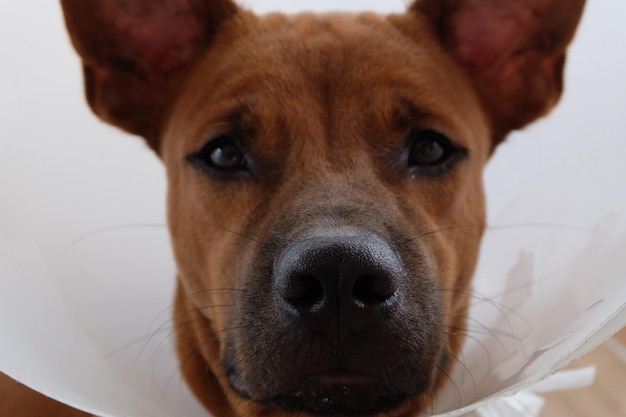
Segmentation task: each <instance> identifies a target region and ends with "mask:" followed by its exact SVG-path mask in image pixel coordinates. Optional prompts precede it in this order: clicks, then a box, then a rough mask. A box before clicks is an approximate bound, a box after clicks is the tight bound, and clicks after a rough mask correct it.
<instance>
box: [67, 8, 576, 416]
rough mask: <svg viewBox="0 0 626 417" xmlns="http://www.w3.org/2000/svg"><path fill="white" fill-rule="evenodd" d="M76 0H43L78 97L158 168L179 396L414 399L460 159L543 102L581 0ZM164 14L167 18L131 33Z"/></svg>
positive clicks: (462, 204) (324, 408)
mask: <svg viewBox="0 0 626 417" xmlns="http://www.w3.org/2000/svg"><path fill="white" fill-rule="evenodd" d="M80 3H81V2H80V1H77V2H76V3H74V2H72V1H69V0H68V1H65V4H64V6H65V8H66V15H67V19H68V27H69V28H70V32H71V33H72V35H73V36H74V41H75V44H76V46H77V49H78V50H79V52H80V53H81V55H82V56H83V59H84V61H85V73H86V80H87V89H88V97H89V99H90V104H91V105H92V107H93V108H94V110H95V111H96V113H98V114H99V115H100V116H101V117H103V118H104V119H105V120H108V121H110V122H113V123H115V124H117V125H119V126H121V127H124V128H125V129H127V130H130V131H131V132H133V133H139V134H142V135H143V136H144V137H146V139H147V140H148V143H149V144H150V145H151V146H152V147H153V148H154V149H155V150H156V151H157V152H158V154H159V155H160V156H161V158H162V160H163V161H164V163H165V166H166V168H167V173H168V185H169V188H168V190H169V191H168V205H169V207H168V209H169V210H168V213H169V218H168V221H169V226H170V230H171V236H172V242H173V248H174V252H175V256H176V261H177V264H178V267H179V275H178V282H179V286H178V295H177V301H176V322H177V332H178V334H177V337H178V345H179V352H180V356H181V369H182V372H183V373H184V374H185V376H186V378H187V381H188V382H189V384H190V385H191V387H192V388H193V390H194V392H195V393H196V395H197V396H198V397H199V398H200V399H201V400H202V401H203V402H204V404H205V405H206V406H207V407H208V408H209V409H211V410H212V411H213V412H214V413H216V414H217V415H240V416H251V415H277V416H278V415H289V414H292V413H304V414H310V415H319V414H333V415H376V414H385V415H398V416H400V415H414V414H417V413H419V412H420V411H422V410H424V409H425V407H427V405H428V404H429V402H430V401H431V399H432V395H433V394H434V393H435V392H436V388H437V387H438V386H439V385H441V384H442V383H443V382H445V375H446V371H447V369H448V368H449V367H450V366H451V365H453V364H454V362H455V361H457V359H456V354H457V352H458V350H459V347H460V345H461V342H462V335H463V328H464V323H465V316H466V310H467V305H468V300H469V294H470V292H471V291H470V288H469V282H470V279H471V276H472V273H473V270H474V265H475V263H476V259H477V256H478V248H479V244H480V238H481V235H482V231H483V228H484V224H485V209H484V202H483V190H482V182H481V176H482V169H483V167H484V165H485V163H486V161H487V159H488V157H489V155H490V154H491V152H492V151H493V149H494V147H495V146H496V145H497V144H498V143H499V142H500V141H501V140H502V139H503V138H504V136H505V135H506V133H508V131H510V130H511V129H514V128H518V127H521V126H522V125H524V124H526V123H528V122H529V121H531V120H532V119H534V118H536V117H538V116H540V115H542V114H544V113H545V112H546V111H547V110H548V109H549V108H550V107H551V106H552V105H553V104H554V103H555V101H556V99H557V98H558V96H559V94H560V91H561V71H562V64H563V60H564V50H565V46H566V45H567V43H568V42H569V40H570V38H571V36H572V34H573V31H574V28H575V25H576V22H577V20H578V17H579V15H580V10H581V9H582V3H581V2H564V3H567V4H566V5H565V6H563V5H562V4H561V6H559V5H555V4H553V3H552V2H549V1H546V2H544V3H545V4H543V5H535V6H533V7H531V6H530V5H526V4H525V3H524V2H519V3H520V4H519V5H517V4H516V5H515V6H511V5H510V4H508V2H498V1H494V2H488V3H489V5H490V6H489V7H488V8H485V6H484V5H476V4H474V2H471V1H468V2H450V4H448V3H447V2H441V1H440V2H436V1H430V2H428V1H423V2H416V3H415V4H414V5H413V6H412V8H411V10H410V11H409V12H408V13H407V14H405V15H398V16H390V17H380V16H375V15H369V14H367V15H327V16H321V17H320V16H314V15H301V16H296V17H285V16H282V15H270V16H266V17H256V16H254V15H252V14H250V13H247V12H243V11H241V10H239V9H237V7H236V6H234V5H233V4H232V3H230V2H226V1H222V2H219V1H214V2H212V4H210V5H207V4H196V5H194V7H191V6H189V5H187V3H185V2H183V1H171V2H164V3H166V4H163V5H160V6H155V5H154V4H152V5H150V6H147V5H140V4H133V5H130V6H129V5H128V3H124V4H123V5H122V3H123V2H120V4H117V2H108V3H107V2H102V4H98V5H97V7H90V8H89V9H85V6H82V5H81V4H80ZM522 3H523V4H522ZM554 3H558V2H556V1H555V2H554ZM561 3H563V2H561ZM574 3H576V4H574ZM537 9H541V10H540V11H541V13H539V15H540V16H541V17H539V18H537V17H536V16H535V15H534V14H533V13H531V12H537ZM566 9H567V12H565V11H564V10H566ZM523 12H525V13H526V15H525V14H524V13H523ZM511 13H513V14H511ZM551 13H559V17H558V18H555V19H552V18H554V16H552V15H551ZM520 14H521V15H522V17H520V18H519V20H520V21H519V22H517V25H516V24H511V20H510V19H511V16H513V15H514V16H519V15H520ZM564 15H566V17H563V16H564ZM485 16H487V17H485ZM502 16H505V18H504V21H505V23H506V22H508V24H504V23H502V20H503V18H502ZM546 16H547V17H546ZM491 18H493V21H492V20H489V19H491ZM498 19H499V20H498ZM507 19H508V20H507ZM164 20H165V21H167V22H168V23H169V24H170V29H168V30H171V28H172V27H173V28H174V29H176V28H178V29H179V30H178V31H176V32H175V35H172V36H170V37H169V38H168V40H163V38H164V36H162V35H145V33H149V34H150V33H161V32H159V31H154V30H153V31H151V30H150V29H151V28H152V29H154V28H159V29H163V26H162V23H163V21H164ZM514 20H515V19H514ZM552 20H555V22H556V23H552ZM475 21H477V22H482V23H483V24H485V26H484V27H489V28H490V29H489V31H487V32H486V33H487V35H488V36H486V35H485V33H483V32H480V31H478V32H477V30H476V26H475V25H476V23H473V22H475ZM85 22H87V23H85ZM94 22H95V24H94ZM155 22H156V23H155ZM494 22H499V24H500V25H503V26H501V27H500V26H494V25H495V23H494ZM514 23H515V22H514ZM522 24H523V25H524V26H523V27H524V28H526V26H528V28H527V32H529V33H528V34H527V35H524V34H523V33H522V34H521V35H520V34H519V33H518V32H519V31H520V28H521V27H522V26H520V25H522ZM106 25H110V26H112V27H114V28H115V30H111V29H109V30H108V32H111V33H118V34H117V35H112V34H108V35H107V34H106V33H107V30H106V29H105V30H103V29H102V27H105V28H106V27H107V26H106ZM177 25H178V26H177ZM94 27H96V28H99V29H100V32H99V34H98V35H97V36H96V35H93V34H92V33H93V31H94V29H93V28H94ZM129 28H130V29H129ZM137 28H141V30H138V29H137ZM512 28H513V29H515V30H514V31H512ZM138 32H139V33H142V34H140V35H136V33H138ZM522 32H523V31H522ZM102 33H105V35H102ZM119 33H122V34H126V36H127V38H126V43H125V44H124V45H122V44H123V43H124V42H122V41H121V40H110V38H111V37H113V38H115V36H118V37H119V36H121V35H119ZM172 33H174V31H173V32H172ZM128 36H130V38H128ZM135 37H137V40H136V41H135ZM492 37H493V38H494V39H495V40H496V41H495V42H494V43H495V45H490V44H488V45H487V46H485V43H488V41H489V40H490V38H492ZM503 40H506V41H507V42H510V43H504V44H503ZM133 43H135V44H136V45H133ZM163 45H165V46H163ZM503 45H504V46H503ZM529 50H530V53H529V52H528V51H529Z"/></svg>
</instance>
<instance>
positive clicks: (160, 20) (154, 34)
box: [100, 0, 204, 81]
mask: <svg viewBox="0 0 626 417" xmlns="http://www.w3.org/2000/svg"><path fill="white" fill-rule="evenodd" d="M185 3H186V2H184V1H183V2H181V1H177V0H173V1H169V2H167V3H164V2H155V3H154V4H149V3H148V4H145V3H140V4H136V3H127V4H128V5H125V6H124V7H122V6H120V3H119V2H115V1H107V2H101V3H100V4H101V5H102V8H103V10H102V12H103V14H105V15H106V20H107V21H108V22H109V24H110V25H111V26H112V32H113V33H114V36H115V39H116V40H117V42H116V43H117V45H116V46H115V48H116V50H114V51H110V52H111V53H112V56H113V57H115V58H126V57H128V58H129V60H132V61H133V62H134V64H135V65H137V66H138V67H137V68H136V70H138V71H139V73H140V75H141V76H143V77H146V78H147V79H152V80H153V81H154V79H155V78H156V79H158V78H159V77H162V76H164V75H167V74H168V73H170V72H172V71H173V70H175V69H177V68H179V67H181V66H183V67H184V66H185V65H187V64H188V63H190V61H192V60H193V59H194V58H195V53H196V52H197V50H198V48H199V47H200V45H201V43H202V41H203V39H202V36H203V34H204V31H203V29H202V27H201V26H200V23H199V19H198V16H196V15H195V14H194V12H193V10H191V9H190V8H189V6H188V5H187V4H185Z"/></svg>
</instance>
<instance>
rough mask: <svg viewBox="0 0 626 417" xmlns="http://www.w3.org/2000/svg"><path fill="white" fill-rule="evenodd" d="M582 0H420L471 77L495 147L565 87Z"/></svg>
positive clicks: (417, 7)
mask: <svg viewBox="0 0 626 417" xmlns="http://www.w3.org/2000/svg"><path fill="white" fill-rule="evenodd" d="M584 3H585V0H416V1H415V2H414V3H413V5H412V6H411V11H412V12H416V13H422V14H424V15H426V17H427V18H428V19H429V20H430V21H431V22H432V24H433V26H434V28H435V30H436V32H437V34H438V36H439V38H440V40H441V41H442V43H443V44H444V46H445V48H447V50H448V51H449V52H450V53H451V54H452V55H453V56H454V57H455V59H456V60H457V61H458V62H459V63H460V64H461V65H462V66H463V67H464V68H465V69H466V71H467V72H468V73H469V75H470V77H471V78H472V79H473V80H474V82H475V84H476V87H477V89H478V91H479V94H480V95H481V96H482V99H483V101H484V104H485V107H486V109H487V111H488V112H489V113H490V117H491V121H492V128H493V131H494V140H495V142H496V143H495V144H494V146H495V145H496V144H497V143H499V142H500V141H502V140H503V139H504V137H505V136H506V134H507V133H508V132H510V131H511V130H514V129H519V128H521V127H523V126H524V125H526V124H527V123H529V122H531V121H533V120H535V119H536V118H538V117H540V116H542V115H545V114H546V113H547V112H548V111H549V110H550V109H551V108H552V107H553V106H554V105H555V104H556V102H557V101H558V99H559V97H560V95H561V91H562V89H563V65H564V63H565V53H566V48H567V45H568V44H569V43H570V41H571V39H572V38H573V36H574V32H575V30H576V26H577V25H578V21H579V19H580V16H581V14H582V9H583V7H584Z"/></svg>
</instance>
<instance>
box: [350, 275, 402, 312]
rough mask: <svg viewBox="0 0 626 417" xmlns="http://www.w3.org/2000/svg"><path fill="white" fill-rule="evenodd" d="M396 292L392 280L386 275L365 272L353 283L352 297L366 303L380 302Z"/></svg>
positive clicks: (374, 303) (366, 304)
mask: <svg viewBox="0 0 626 417" xmlns="http://www.w3.org/2000/svg"><path fill="white" fill-rule="evenodd" d="M395 292H396V287H395V285H393V281H392V280H390V279H387V278H386V277H383V276H379V275H373V274H366V275H362V276H360V277H359V278H357V280H356V281H355V283H354V287H353V288H352V297H353V298H354V299H355V300H356V301H357V302H359V303H362V304H364V305H365V306H368V305H376V304H382V303H384V302H385V301H387V300H388V299H389V298H391V297H392V296H393V295H394V294H395Z"/></svg>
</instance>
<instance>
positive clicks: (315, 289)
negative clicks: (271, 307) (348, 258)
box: [283, 274, 324, 307]
mask: <svg viewBox="0 0 626 417" xmlns="http://www.w3.org/2000/svg"><path fill="white" fill-rule="evenodd" d="M283 297H284V298H285V300H287V301H288V302H289V303H290V304H291V305H293V306H295V307H310V306H312V305H315V304H317V303H319V302H321V301H322V300H323V299H324V287H323V286H322V283H321V282H320V281H319V280H318V279H317V278H316V277H314V276H313V275H309V274H294V275H293V276H292V277H291V279H290V280H289V286H288V288H287V289H286V290H285V292H284V294H283Z"/></svg>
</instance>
